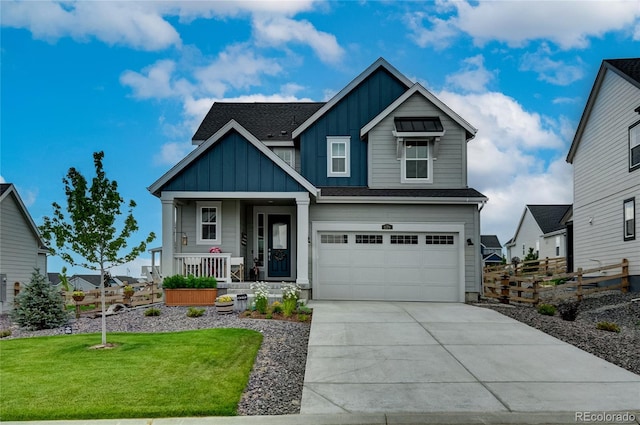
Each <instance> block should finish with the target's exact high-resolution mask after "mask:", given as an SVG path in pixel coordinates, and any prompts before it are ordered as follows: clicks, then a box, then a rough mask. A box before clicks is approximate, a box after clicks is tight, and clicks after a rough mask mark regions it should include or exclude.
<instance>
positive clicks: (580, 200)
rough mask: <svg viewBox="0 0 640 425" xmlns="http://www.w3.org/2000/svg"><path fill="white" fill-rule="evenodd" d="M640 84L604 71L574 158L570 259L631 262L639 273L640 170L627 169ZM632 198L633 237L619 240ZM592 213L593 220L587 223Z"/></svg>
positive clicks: (584, 263)
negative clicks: (625, 207)
mask: <svg viewBox="0 0 640 425" xmlns="http://www.w3.org/2000/svg"><path fill="white" fill-rule="evenodd" d="M638 99H640V89H638V88H637V87H634V86H633V85H631V84H630V83H628V82H627V81H625V80H623V79H622V78H621V77H620V76H618V75H617V74H615V73H613V72H611V71H607V73H606V75H605V77H604V80H603V82H602V86H601V87H600V91H599V93H598V97H597V98H596V101H595V103H594V105H593V108H592V110H591V114H590V115H589V117H588V121H587V124H586V126H585V129H584V133H583V135H582V138H581V140H580V144H579V145H578V149H577V151H576V154H575V157H574V160H573V169H574V205H573V222H574V264H575V268H578V267H583V268H590V267H593V266H597V265H598V262H597V261H592V260H599V261H600V262H601V263H602V264H608V263H617V262H619V261H620V260H621V259H622V258H627V259H628V260H629V261H630V266H629V270H630V273H631V274H635V275H640V234H639V229H640V227H639V225H638V223H639V222H640V170H636V171H633V172H629V135H628V129H629V127H630V126H631V125H633V124H634V123H635V122H637V121H638V120H639V119H640V116H639V115H638V114H637V113H636V112H635V111H634V109H635V108H637V107H638V106H639V103H638ZM631 197H635V199H636V240H635V241H626V242H625V241H624V240H623V224H622V220H623V215H622V214H623V201H624V200H625V199H628V198H631ZM590 218H591V219H592V220H591V223H589V220H590Z"/></svg>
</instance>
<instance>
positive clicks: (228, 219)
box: [176, 199, 240, 256]
mask: <svg viewBox="0 0 640 425" xmlns="http://www.w3.org/2000/svg"><path fill="white" fill-rule="evenodd" d="M208 201H211V200H210V199H207V200H205V201H203V202H208ZM196 206H197V201H195V200H191V201H186V203H185V204H184V205H182V207H181V209H180V210H181V214H182V217H181V220H180V222H179V223H178V229H182V230H181V231H182V232H184V233H186V234H187V236H188V238H187V239H188V245H186V246H184V245H181V244H180V243H179V242H178V244H177V245H176V246H177V248H178V251H177V252H197V253H207V252H209V248H211V244H205V245H198V244H196V226H197V223H198V220H197V219H198V217H196V214H197V212H196V209H197V207H196ZM239 214H240V201H239V200H235V199H226V200H223V201H222V213H221V217H222V223H221V226H222V228H221V231H222V235H221V236H222V244H221V245H220V248H221V250H222V252H231V253H232V254H233V255H234V256H237V255H239V250H238V246H239V243H240V227H239V222H238V215H239ZM179 240H180V238H178V241H179Z"/></svg>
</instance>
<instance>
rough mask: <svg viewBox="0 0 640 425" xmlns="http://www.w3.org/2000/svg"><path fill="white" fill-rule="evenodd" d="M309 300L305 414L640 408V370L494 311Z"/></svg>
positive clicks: (455, 305)
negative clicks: (638, 372)
mask: <svg viewBox="0 0 640 425" xmlns="http://www.w3.org/2000/svg"><path fill="white" fill-rule="evenodd" d="M310 306H311V307H313V309H314V313H313V323H312V326H311V335H310V338H309V352H308V357H307V368H306V374H305V380H304V390H303V394H302V406H301V413H302V414H346V413H352V414H353V413H356V414H374V413H386V414H389V413H403V414H407V413H409V414H412V413H413V414H415V413H436V412H453V413H471V412H476V413H482V412H484V413H486V414H502V413H504V414H509V413H518V412H539V413H542V412H581V411H590V412H596V411H599V412H602V411H606V412H636V418H637V417H638V414H637V412H638V411H640V376H638V375H636V374H633V373H631V372H629V371H626V370H624V369H622V368H620V367H618V366H615V365H613V364H611V363H609V362H606V361H604V360H602V359H600V358H598V357H596V356H593V355H591V354H589V353H586V352H584V351H582V350H580V349H578V348H576V347H574V346H572V345H570V344H566V343H564V342H562V341H560V340H558V339H556V338H553V337H551V336H549V335H547V334H545V333H543V332H540V331H538V330H536V329H533V328H531V327H529V326H526V325H524V324H522V323H520V322H518V321H516V320H513V319H510V318H508V317H506V316H503V315H501V314H499V313H497V312H495V311H492V310H489V309H485V308H480V307H474V306H470V305H465V304H439V303H417V302H416V303H402V302H391V303H387V302H319V301H314V302H312V303H311V304H310Z"/></svg>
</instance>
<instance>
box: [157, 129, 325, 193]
mask: <svg viewBox="0 0 640 425" xmlns="http://www.w3.org/2000/svg"><path fill="white" fill-rule="evenodd" d="M232 130H235V131H237V132H238V133H240V135H241V136H242V137H244V138H245V139H246V140H247V141H248V142H249V143H251V144H252V145H253V146H255V147H256V148H257V149H258V150H259V151H260V152H262V153H263V154H264V155H265V156H266V157H267V158H269V159H270V160H271V161H272V162H274V163H275V164H276V165H277V166H278V167H280V168H281V169H282V170H283V171H284V172H285V173H286V174H288V175H289V176H291V177H292V178H293V179H294V180H295V181H296V182H298V183H299V184H300V185H302V186H303V187H304V188H305V189H307V190H308V191H309V192H310V193H311V194H312V195H314V196H315V195H317V192H318V190H317V189H316V187H315V186H314V185H312V184H311V183H310V182H309V181H308V180H307V179H305V178H304V177H302V176H301V175H300V174H299V173H297V172H296V171H295V170H294V169H293V168H291V167H290V166H289V165H287V163H286V162H284V160H282V159H281V158H280V157H279V156H278V155H276V154H275V153H273V151H272V150H271V149H269V148H268V147H267V146H265V144H264V143H262V142H261V141H259V140H258V139H257V138H256V137H255V136H254V135H253V134H251V133H250V132H249V131H247V129H245V128H244V127H243V126H241V125H240V124H239V123H238V122H237V121H236V120H233V119H232V120H229V122H227V123H226V124H225V125H224V126H223V127H222V128H220V129H219V130H218V131H217V132H216V133H215V134H213V135H212V136H211V137H209V139H207V140H206V141H205V142H204V143H202V144H200V145H199V146H198V147H197V148H196V149H194V150H192V151H191V152H190V153H189V154H188V155H187V156H185V157H184V158H183V159H182V160H181V161H180V162H178V163H177V164H176V165H175V166H173V168H171V169H170V170H169V171H167V172H166V173H165V174H164V175H163V176H162V177H160V178H159V179H158V180H156V181H155V182H154V183H153V184H152V185H151V186H149V187H148V188H147V190H149V192H151V193H152V194H154V195H156V196H160V189H162V186H164V185H165V184H166V183H168V182H169V181H170V180H171V179H172V178H173V177H175V176H177V175H178V174H179V173H180V172H181V171H182V170H184V169H186V168H187V167H188V166H189V165H190V164H191V163H193V162H194V161H195V160H196V159H198V158H199V157H200V156H201V155H202V154H204V153H205V152H206V151H207V150H208V149H209V148H210V147H211V146H213V145H214V144H215V143H216V142H217V141H218V140H220V139H222V138H223V137H224V136H225V135H226V134H227V133H229V132H230V131H232Z"/></svg>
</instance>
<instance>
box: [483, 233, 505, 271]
mask: <svg viewBox="0 0 640 425" xmlns="http://www.w3.org/2000/svg"><path fill="white" fill-rule="evenodd" d="M480 254H481V255H482V265H483V266H495V265H498V264H501V263H502V244H501V243H500V239H498V236H497V235H480Z"/></svg>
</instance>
